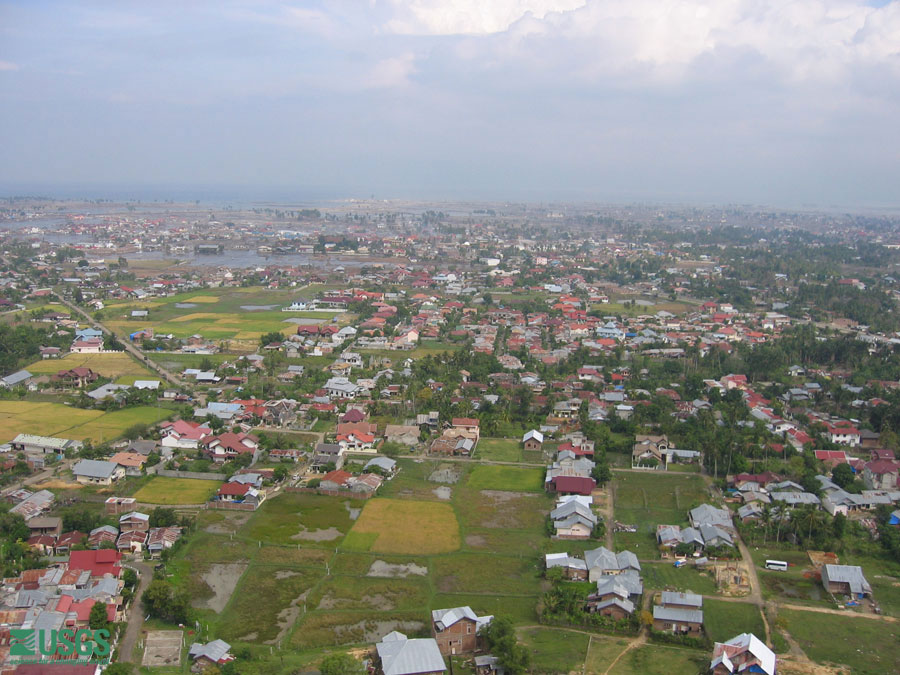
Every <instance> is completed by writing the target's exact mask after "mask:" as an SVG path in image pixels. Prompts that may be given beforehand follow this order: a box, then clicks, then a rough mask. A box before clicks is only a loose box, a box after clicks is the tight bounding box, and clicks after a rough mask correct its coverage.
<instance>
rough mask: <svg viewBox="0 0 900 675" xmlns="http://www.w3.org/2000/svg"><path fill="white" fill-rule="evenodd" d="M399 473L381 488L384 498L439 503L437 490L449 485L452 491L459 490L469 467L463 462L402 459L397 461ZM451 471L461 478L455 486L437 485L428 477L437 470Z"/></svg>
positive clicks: (381, 494)
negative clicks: (435, 491) (435, 492)
mask: <svg viewBox="0 0 900 675" xmlns="http://www.w3.org/2000/svg"><path fill="white" fill-rule="evenodd" d="M397 465H398V466H399V467H400V470H399V472H398V473H397V475H396V476H394V477H393V478H392V479H391V480H389V481H386V482H385V483H384V485H382V486H381V490H380V492H379V493H378V494H379V495H380V496H382V497H390V498H392V499H417V500H425V501H437V500H438V497H437V496H436V495H435V494H434V490H435V488H439V487H441V486H442V485H448V486H449V487H450V488H451V489H452V490H454V491H455V490H457V489H458V486H459V485H460V483H462V482H464V481H465V476H466V472H468V470H469V466H467V465H465V464H463V463H462V462H441V461H440V460H436V459H426V460H412V459H400V460H398V461H397ZM439 469H440V470H444V469H449V470H450V471H453V472H455V473H456V474H457V475H458V476H459V481H458V482H457V483H455V484H445V483H435V482H433V481H430V480H428V477H429V476H430V475H431V474H432V473H434V472H435V471H437V470H439Z"/></svg>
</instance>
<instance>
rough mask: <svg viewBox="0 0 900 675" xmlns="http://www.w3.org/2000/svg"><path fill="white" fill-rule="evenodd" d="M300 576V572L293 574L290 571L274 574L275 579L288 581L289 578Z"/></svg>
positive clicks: (280, 571) (279, 571)
mask: <svg viewBox="0 0 900 675" xmlns="http://www.w3.org/2000/svg"><path fill="white" fill-rule="evenodd" d="M299 574H300V572H294V571H292V570H278V571H277V572H275V578H276V579H289V578H291V577H296V576H298V575H299Z"/></svg>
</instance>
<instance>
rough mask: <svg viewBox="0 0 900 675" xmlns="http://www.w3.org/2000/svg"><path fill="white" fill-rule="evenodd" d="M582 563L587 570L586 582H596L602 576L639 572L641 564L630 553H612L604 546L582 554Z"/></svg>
mask: <svg viewBox="0 0 900 675" xmlns="http://www.w3.org/2000/svg"><path fill="white" fill-rule="evenodd" d="M584 562H585V565H586V566H587V569H588V580H589V581H597V580H598V579H599V578H600V577H602V576H607V575H617V574H621V573H623V572H627V571H629V570H633V571H635V572H637V573H640V571H641V563H640V562H638V558H637V556H636V555H635V554H634V553H632V552H631V551H620V552H619V553H613V552H612V551H610V550H609V549H608V548H606V547H605V546H600V547H598V548H595V549H593V550H591V551H585V552H584Z"/></svg>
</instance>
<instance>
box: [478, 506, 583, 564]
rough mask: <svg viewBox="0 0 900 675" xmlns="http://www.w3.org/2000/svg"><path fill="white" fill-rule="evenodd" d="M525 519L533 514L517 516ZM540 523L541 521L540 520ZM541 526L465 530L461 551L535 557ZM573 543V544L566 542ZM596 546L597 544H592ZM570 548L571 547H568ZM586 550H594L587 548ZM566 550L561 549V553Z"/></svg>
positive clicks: (540, 545) (541, 536) (542, 539)
mask: <svg viewBox="0 0 900 675" xmlns="http://www.w3.org/2000/svg"><path fill="white" fill-rule="evenodd" d="M519 515H521V516H523V519H525V518H531V517H532V516H533V515H534V514H533V513H528V512H525V513H522V514H519ZM540 521H541V522H542V519H540ZM541 527H542V526H538V527H535V528H533V529H529V530H511V529H506V528H490V529H489V528H469V527H466V528H465V536H464V537H463V550H465V551H476V552H483V551H490V552H492V553H498V554H505V555H523V554H524V555H532V554H534V555H536V554H537V553H539V552H541V551H543V545H544V544H545V542H549V541H551V540H548V539H546V538H545V537H544V534H543V530H542V529H541ZM566 543H569V544H571V543H574V542H571V541H569V542H566ZM594 543H595V544H598V542H594ZM570 548H572V547H570ZM588 548H594V546H589V547H588ZM565 550H566V549H565V548H563V551H565Z"/></svg>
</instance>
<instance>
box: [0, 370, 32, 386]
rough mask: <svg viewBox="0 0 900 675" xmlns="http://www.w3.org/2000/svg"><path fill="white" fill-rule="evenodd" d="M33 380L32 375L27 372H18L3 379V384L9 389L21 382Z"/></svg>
mask: <svg viewBox="0 0 900 675" xmlns="http://www.w3.org/2000/svg"><path fill="white" fill-rule="evenodd" d="M28 379H31V373H29V372H28V371H27V370H20V371H18V372H15V373H12V374H11V375H7V376H6V377H4V378H2V381H3V384H5V385H6V386H7V387H13V386H15V385H17V384H19V383H20V382H24V381H25V380H28Z"/></svg>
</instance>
